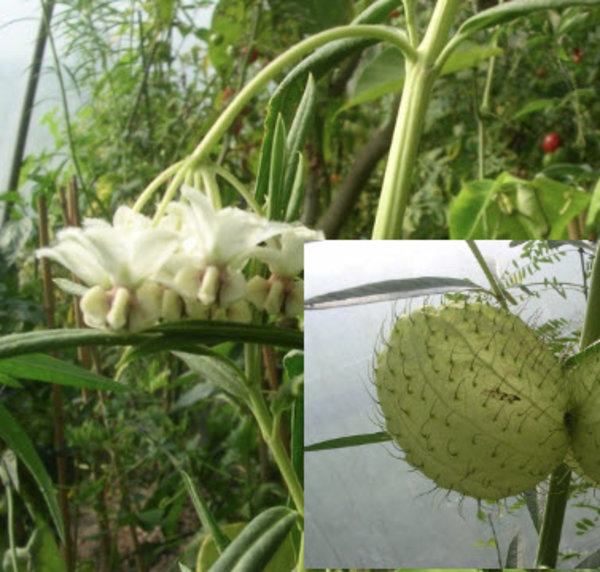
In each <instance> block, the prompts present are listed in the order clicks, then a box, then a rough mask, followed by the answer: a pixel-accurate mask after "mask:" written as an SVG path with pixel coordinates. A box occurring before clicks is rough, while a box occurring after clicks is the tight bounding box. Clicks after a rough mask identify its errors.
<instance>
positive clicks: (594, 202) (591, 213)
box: [586, 179, 600, 230]
mask: <svg viewBox="0 0 600 572" xmlns="http://www.w3.org/2000/svg"><path fill="white" fill-rule="evenodd" d="M599 213H600V179H598V182H597V183H596V186H595V187H594V190H593V191H592V199H591V201H590V208H589V210H588V215H587V218H586V227H587V230H592V229H593V228H595V226H596V225H597V224H598V214H599Z"/></svg>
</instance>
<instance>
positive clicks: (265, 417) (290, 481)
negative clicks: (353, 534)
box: [245, 344, 304, 518]
mask: <svg viewBox="0 0 600 572" xmlns="http://www.w3.org/2000/svg"><path fill="white" fill-rule="evenodd" d="M260 355H261V354H260V346H258V345H256V344H246V346H245V361H246V368H245V369H246V376H247V378H248V380H249V385H248V394H249V402H248V405H249V407H250V410H251V411H252V414H253V415H254V418H255V419H256V421H257V423H258V427H259V428H260V432H261V434H262V436H263V439H264V440H265V443H266V444H267V446H268V447H269V450H270V451H271V454H272V455H273V459H274V460H275V463H276V464H277V467H278V468H279V471H280V473H281V476H282V477H283V480H284V482H285V484H286V485H287V488H288V491H289V493H290V495H291V497H292V500H293V501H294V504H295V505H296V510H297V511H298V513H299V514H300V516H301V517H302V518H304V491H303V489H302V484H301V483H300V480H299V479H298V475H297V474H296V471H294V467H293V466H292V462H291V460H290V457H289V455H288V453H287V451H286V450H285V447H284V446H283V443H282V442H281V437H280V435H279V431H278V430H277V427H278V423H277V424H276V423H275V422H274V420H273V416H272V415H271V413H270V411H269V408H268V407H267V404H266V403H265V400H264V397H263V394H262V392H261V388H260V379H261V373H260V369H261V368H260Z"/></svg>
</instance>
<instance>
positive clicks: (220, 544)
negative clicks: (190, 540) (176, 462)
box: [177, 468, 229, 552]
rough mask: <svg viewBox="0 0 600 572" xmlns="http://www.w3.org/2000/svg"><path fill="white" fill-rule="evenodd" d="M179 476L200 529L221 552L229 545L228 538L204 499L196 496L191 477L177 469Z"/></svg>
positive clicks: (196, 492)
mask: <svg viewBox="0 0 600 572" xmlns="http://www.w3.org/2000/svg"><path fill="white" fill-rule="evenodd" d="M177 470H178V471H179V474H180V475H181V477H182V478H183V482H184V484H185V488H186V489H187V492H188V495H189V496H190V499H191V501H192V504H193V505H194V508H195V509H196V514H197V515H198V518H199V519H200V522H201V523H202V527H203V528H204V530H205V531H206V532H207V534H210V535H211V536H212V537H213V539H214V541H215V543H216V545H217V548H218V550H219V552H223V551H224V550H225V548H227V546H228V545H229V538H227V536H225V534H223V532H222V531H221V529H220V528H219V525H218V524H217V521H216V519H215V517H214V516H213V514H212V512H211V510H210V508H209V507H208V505H207V504H206V503H205V502H204V499H203V498H202V497H201V496H200V495H199V494H198V491H197V489H196V487H195V486H194V482H193V481H192V477H190V475H189V474H188V473H186V472H185V471H184V470H183V469H179V468H178V469H177Z"/></svg>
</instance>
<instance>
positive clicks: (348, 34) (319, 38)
mask: <svg viewBox="0 0 600 572" xmlns="http://www.w3.org/2000/svg"><path fill="white" fill-rule="evenodd" d="M454 1H456V0H454ZM346 38H372V39H374V40H378V41H385V42H388V43H390V44H391V45H394V46H396V47H397V48H399V49H400V50H401V51H402V52H403V53H404V54H405V56H406V57H407V59H408V60H411V61H415V60H416V58H417V52H416V50H415V49H414V48H413V47H412V46H411V45H410V42H409V40H408V38H407V37H406V35H405V34H404V33H403V32H401V31H400V30H396V29H394V28H391V27H388V26H381V25H371V24H352V25H348V26H339V27H336V28H330V29H329V30H325V31H323V32H320V33H318V34H315V35H313V36H310V37H308V38H306V39H305V40H302V41H301V42H298V43H297V44H296V45H294V46H293V47H291V48H290V49H289V50H287V51H285V52H284V53H283V54H281V55H280V56H278V57H277V58H275V59H274V60H273V61H272V62H271V63H269V64H268V65H267V66H265V67H264V68H263V69H262V70H261V71H260V72H259V73H258V74H257V75H256V76H255V77H254V78H253V79H252V80H250V81H249V82H248V83H247V84H246V86H245V87H244V88H243V89H242V90H241V91H240V92H239V93H238V94H237V96H236V97H235V98H234V99H233V100H232V102H231V103H230V104H229V107H227V108H226V109H225V111H223V113H222V114H221V115H220V116H219V118H218V119H217V120H216V121H215V123H214V124H213V126H212V127H211V128H210V129H209V130H208V132H207V133H206V135H205V136H204V137H203V138H202V141H200V143H199V144H198V146H197V147H196V148H195V149H194V151H193V153H192V154H191V155H190V156H189V157H187V158H186V159H184V160H183V161H181V162H180V167H179V170H180V172H181V171H187V170H188V169H189V168H191V167H193V166H198V165H200V164H202V163H203V162H204V161H206V159H207V158H208V156H209V154H210V153H211V151H212V150H213V149H214V147H215V146H216V145H217V143H218V142H219V140H220V139H221V137H223V135H224V134H225V133H226V132H227V129H229V127H230V126H231V124H232V123H233V121H234V120H235V118H236V117H237V116H238V115H239V114H240V112H241V111H242V110H243V109H244V107H245V106H246V104H247V103H248V102H249V101H250V100H251V99H252V98H253V97H254V96H255V95H257V94H258V93H259V92H260V90H262V89H263V88H264V87H265V86H266V85H267V84H268V83H269V82H270V81H271V80H273V79H274V78H275V77H277V75H278V74H279V73H281V72H282V71H284V70H285V69H286V68H287V67H289V66H290V65H292V64H293V63H295V62H296V61H298V60H299V59H301V58H302V57H303V56H305V55H307V54H309V53H310V52H312V51H313V50H316V49H317V48H320V47H321V46H324V45H325V44H328V43H330V42H333V41H335V40H342V39H346ZM172 169H173V167H172V166H171V167H169V168H168V170H169V171H171V170H172ZM158 179H160V180H161V182H162V181H163V180H164V179H165V172H164V171H163V172H162V173H161V174H159V175H158V177H157V178H156V179H155V180H154V181H153V182H152V183H150V185H149V186H148V187H147V188H146V189H145V190H144V191H143V192H142V194H141V195H140V198H138V200H137V201H136V203H135V206H134V210H135V211H140V210H141V208H142V207H143V206H144V203H145V202H147V201H148V200H149V199H150V196H151V194H152V192H153V191H154V190H156V189H157V188H158V186H159V184H157V180H158ZM150 189H152V191H151V190H150ZM176 190H177V188H176V185H173V184H171V185H169V188H168V189H167V191H166V192H165V195H164V197H163V200H162V201H161V205H160V207H159V212H161V213H162V212H163V211H164V209H165V208H166V204H168V203H169V202H170V201H171V199H172V198H173V196H174V194H175V192H176ZM157 216H158V218H160V215H157Z"/></svg>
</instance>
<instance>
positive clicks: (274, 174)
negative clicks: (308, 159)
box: [267, 114, 288, 220]
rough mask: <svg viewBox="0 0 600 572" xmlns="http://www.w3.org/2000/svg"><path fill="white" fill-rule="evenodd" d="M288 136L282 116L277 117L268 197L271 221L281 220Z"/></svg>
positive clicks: (268, 211)
mask: <svg viewBox="0 0 600 572" xmlns="http://www.w3.org/2000/svg"><path fill="white" fill-rule="evenodd" d="M287 155H288V149H287V134H286V129H285V123H284V121H283V117H282V116H281V114H280V115H279V116H278V117H277V123H276V125H275V133H274V135H273V145H272V147H271V162H270V166H271V169H270V171H269V193H268V196H267V213H268V214H267V216H268V218H269V219H270V220H280V219H281V218H282V216H281V213H282V209H283V205H284V202H283V199H284V197H283V180H284V176H285V164H286V161H287Z"/></svg>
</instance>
